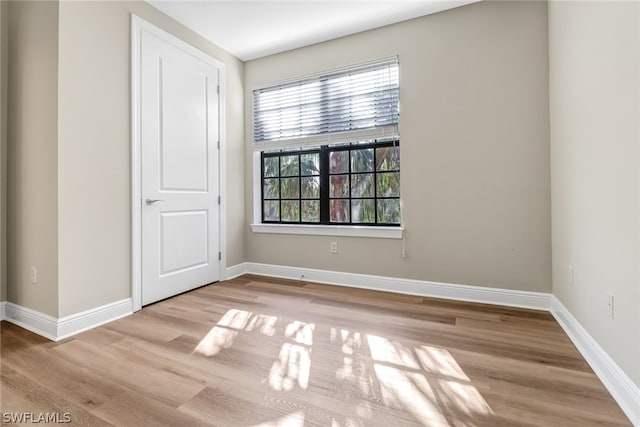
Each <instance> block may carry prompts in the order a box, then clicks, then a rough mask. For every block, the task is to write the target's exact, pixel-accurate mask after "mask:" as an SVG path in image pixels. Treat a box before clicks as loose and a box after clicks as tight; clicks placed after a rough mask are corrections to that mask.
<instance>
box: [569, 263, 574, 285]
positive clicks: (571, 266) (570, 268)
mask: <svg viewBox="0 0 640 427" xmlns="http://www.w3.org/2000/svg"><path fill="white" fill-rule="evenodd" d="M569 284H570V285H573V265H570V266H569Z"/></svg>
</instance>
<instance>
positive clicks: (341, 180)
mask: <svg viewBox="0 0 640 427" xmlns="http://www.w3.org/2000/svg"><path fill="white" fill-rule="evenodd" d="M329 197H349V175H331V176H330V177H329Z"/></svg>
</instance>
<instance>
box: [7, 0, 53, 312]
mask: <svg viewBox="0 0 640 427" xmlns="http://www.w3.org/2000/svg"><path fill="white" fill-rule="evenodd" d="M8 15H9V16H8V20H9V32H8V70H7V78H8V94H7V103H8V105H7V110H8V111H7V114H8V117H7V125H8V126H7V132H8V139H7V157H8V158H7V163H8V171H7V172H8V178H7V179H8V182H10V183H11V185H9V186H8V193H7V196H8V197H7V252H8V253H7V256H8V258H7V266H8V271H7V273H8V277H7V282H8V284H9V285H8V287H7V299H8V301H11V302H13V303H16V304H19V305H21V306H24V307H28V308H31V309H33V310H37V311H40V312H42V313H45V314H48V315H51V316H57V315H58V263H57V261H58V256H57V246H58V230H57V219H58V216H57V210H58V209H57V207H58V201H57V196H58V191H57V173H58V169H57V162H56V159H57V144H56V141H57V138H56V137H57V133H58V129H57V103H58V84H57V82H58V43H57V41H58V2H53V1H52V2H10V3H9V5H8ZM31 267H36V268H37V269H38V284H37V285H33V284H31V277H30V269H31Z"/></svg>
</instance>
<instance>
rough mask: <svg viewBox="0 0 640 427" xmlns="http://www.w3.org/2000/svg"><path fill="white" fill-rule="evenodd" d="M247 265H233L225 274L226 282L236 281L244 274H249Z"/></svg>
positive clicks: (244, 263)
mask: <svg viewBox="0 0 640 427" xmlns="http://www.w3.org/2000/svg"><path fill="white" fill-rule="evenodd" d="M247 273H248V271H247V263H246V262H243V263H241V264H236V265H232V266H231V267H227V270H226V272H225V277H226V279H225V280H231V279H235V278H236V277H238V276H242V275H243V274H247Z"/></svg>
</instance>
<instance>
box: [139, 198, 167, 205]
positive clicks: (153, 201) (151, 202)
mask: <svg viewBox="0 0 640 427" xmlns="http://www.w3.org/2000/svg"><path fill="white" fill-rule="evenodd" d="M144 202H145V203H146V204H147V205H149V206H151V205H152V204H154V203H156V202H164V200H161V199H147V200H145V201H144Z"/></svg>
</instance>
